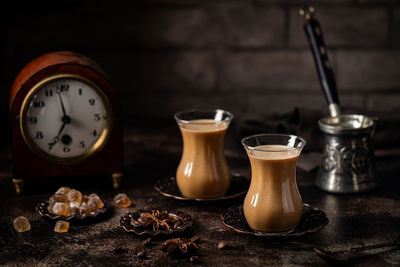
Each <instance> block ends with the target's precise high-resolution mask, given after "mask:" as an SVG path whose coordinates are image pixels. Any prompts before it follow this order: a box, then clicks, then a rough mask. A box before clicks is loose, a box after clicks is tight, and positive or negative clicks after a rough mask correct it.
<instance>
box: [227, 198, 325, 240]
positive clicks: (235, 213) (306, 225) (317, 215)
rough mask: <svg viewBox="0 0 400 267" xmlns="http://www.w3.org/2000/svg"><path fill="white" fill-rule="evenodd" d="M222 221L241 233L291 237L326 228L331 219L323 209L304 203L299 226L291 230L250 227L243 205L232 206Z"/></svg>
mask: <svg viewBox="0 0 400 267" xmlns="http://www.w3.org/2000/svg"><path fill="white" fill-rule="evenodd" d="M221 220H222V223H223V224H224V225H225V226H226V227H228V228H230V229H232V230H234V231H235V232H238V233H241V234H249V235H255V236H264V237H290V236H301V235H305V234H307V233H313V232H316V231H319V230H321V229H322V228H324V227H325V226H326V225H327V224H328V223H329V219H328V217H326V214H325V212H323V211H322V210H318V209H314V208H313V207H311V206H310V205H308V204H303V214H302V216H301V219H300V222H299V224H298V225H297V227H296V228H295V229H293V230H291V231H289V232H279V233H267V232H260V231H256V230H253V229H251V228H250V227H249V225H248V224H247V222H246V219H245V217H244V214H243V205H242V204H241V205H236V206H233V207H230V208H229V209H228V210H227V211H226V212H225V213H223V214H222V215H221Z"/></svg>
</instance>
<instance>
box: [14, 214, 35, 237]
mask: <svg viewBox="0 0 400 267" xmlns="http://www.w3.org/2000/svg"><path fill="white" fill-rule="evenodd" d="M13 225H14V229H15V231H17V232H19V233H22V232H26V231H29V230H31V224H30V223H29V221H28V219H27V218H26V217H25V216H19V217H18V218H16V219H15V220H14V222H13Z"/></svg>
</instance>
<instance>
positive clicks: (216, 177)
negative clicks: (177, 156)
mask: <svg viewBox="0 0 400 267" xmlns="http://www.w3.org/2000/svg"><path fill="white" fill-rule="evenodd" d="M174 118H175V120H176V122H177V123H178V125H179V129H180V131H181V134H182V139H183V152H182V158H181V161H180V163H179V166H178V169H177V171H176V181H177V184H178V187H179V190H180V191H181V193H182V195H183V196H185V197H189V198H215V197H220V196H223V195H224V194H225V192H226V191H227V189H228V187H229V184H230V181H231V171H230V169H229V166H228V163H227V162H226V159H225V155H224V137H225V132H226V130H227V129H228V127H229V124H230V122H231V120H232V119H233V115H232V114H231V113H229V112H228V111H225V110H221V109H217V110H188V111H183V112H178V113H176V114H175V115H174Z"/></svg>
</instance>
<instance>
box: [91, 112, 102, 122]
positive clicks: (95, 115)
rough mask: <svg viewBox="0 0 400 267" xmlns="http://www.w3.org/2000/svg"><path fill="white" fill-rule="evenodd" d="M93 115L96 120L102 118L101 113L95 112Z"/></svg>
mask: <svg viewBox="0 0 400 267" xmlns="http://www.w3.org/2000/svg"><path fill="white" fill-rule="evenodd" d="M93 116H94V120H95V121H99V120H101V117H100V114H94V115H93Z"/></svg>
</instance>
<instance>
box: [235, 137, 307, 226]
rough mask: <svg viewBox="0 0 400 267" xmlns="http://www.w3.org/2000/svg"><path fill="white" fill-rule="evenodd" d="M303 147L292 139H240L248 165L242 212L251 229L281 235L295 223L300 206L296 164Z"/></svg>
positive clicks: (294, 138)
mask: <svg viewBox="0 0 400 267" xmlns="http://www.w3.org/2000/svg"><path fill="white" fill-rule="evenodd" d="M305 144H306V142H305V140H304V139H303V138H301V137H297V136H294V135H281V134H260V135H253V136H249V137H246V138H244V139H242V145H243V146H244V148H245V150H246V152H247V155H248V156H249V159H250V164H251V183H250V187H249V191H248V192H247V195H246V198H245V200H244V203H243V212H244V216H245V218H246V221H247V223H248V224H249V226H250V227H251V228H252V229H254V230H258V231H263V232H285V231H290V230H292V229H294V228H295V227H296V226H297V224H298V223H299V221H300V218H301V214H302V211H303V203H302V200H301V196H300V194H299V191H298V189H297V183H296V161H297V158H298V157H299V155H300V153H301V150H302V149H303V147H304V145H305Z"/></svg>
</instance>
